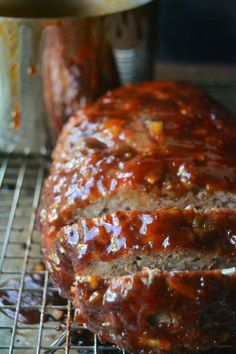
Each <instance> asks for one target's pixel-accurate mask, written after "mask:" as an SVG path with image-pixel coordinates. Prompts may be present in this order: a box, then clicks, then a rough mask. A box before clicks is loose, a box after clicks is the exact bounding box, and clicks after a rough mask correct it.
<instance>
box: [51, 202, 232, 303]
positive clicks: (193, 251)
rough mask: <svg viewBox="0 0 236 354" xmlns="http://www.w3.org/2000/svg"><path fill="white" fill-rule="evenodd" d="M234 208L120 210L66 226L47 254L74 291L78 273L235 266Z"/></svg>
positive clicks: (62, 282)
mask: <svg viewBox="0 0 236 354" xmlns="http://www.w3.org/2000/svg"><path fill="white" fill-rule="evenodd" d="M235 234H236V211H234V210H229V209H214V210H210V211H209V212H197V211H194V210H179V209H160V210H157V211H155V212H153V213H149V212H143V211H142V212H141V211H140V212H139V211H123V212H122V211H118V212H116V213H114V214H107V215H104V216H102V217H98V218H94V219H83V218H81V219H80V220H79V222H78V223H77V224H74V225H71V226H65V227H63V228H62V229H61V230H60V232H59V233H58V236H57V240H56V242H55V243H54V245H53V246H52V248H51V250H50V252H49V254H48V257H47V259H46V265H47V268H48V269H49V270H50V273H51V277H52V279H53V281H54V283H55V285H56V286H57V287H58V288H59V289H60V291H61V294H62V295H64V296H69V297H70V296H71V294H70V291H71V286H72V285H73V282H74V281H75V276H78V274H80V275H88V276H89V275H96V276H101V277H102V276H104V277H105V276H124V275H126V274H133V273H135V272H139V271H143V270H144V269H145V268H148V269H159V270H162V271H174V270H175V271H179V270H209V269H223V268H226V267H228V268H229V267H234V266H236V247H235Z"/></svg>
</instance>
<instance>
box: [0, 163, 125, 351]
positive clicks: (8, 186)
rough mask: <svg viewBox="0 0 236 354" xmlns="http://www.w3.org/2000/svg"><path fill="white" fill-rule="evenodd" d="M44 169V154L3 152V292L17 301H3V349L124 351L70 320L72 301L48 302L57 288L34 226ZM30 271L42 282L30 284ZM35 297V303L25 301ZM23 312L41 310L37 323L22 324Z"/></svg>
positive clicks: (0, 281)
mask: <svg viewBox="0 0 236 354" xmlns="http://www.w3.org/2000/svg"><path fill="white" fill-rule="evenodd" d="M45 169H46V162H45V160H43V159H41V158H35V157H30V156H28V157H7V156H5V157H4V156H0V294H6V293H7V292H8V294H11V296H12V297H14V298H15V300H16V301H15V303H14V302H13V304H12V303H10V304H9V303H6V302H5V303H4V302H1V303H0V353H1V354H6V353H19V354H25V353H45V354H46V353H54V352H56V353H81V354H92V353H101V351H102V352H104V353H111V351H112V353H114V354H115V353H116V354H119V353H120V354H122V351H120V350H118V349H116V348H115V347H113V346H111V345H102V344H100V343H99V340H98V339H97V337H96V336H94V335H92V334H91V333H89V332H88V331H87V330H86V329H85V328H84V327H83V326H74V325H73V324H71V318H72V306H71V304H70V303H67V304H66V303H65V304H63V305H61V301H59V303H58V304H57V303H53V304H50V303H48V302H47V298H48V296H49V293H50V296H51V294H52V293H53V292H57V290H56V289H55V288H53V286H52V285H51V284H50V280H49V276H48V272H47V271H45V270H44V268H43V265H42V264H41V263H40V262H41V249H40V236H39V233H38V231H37V230H36V227H35V222H36V211H37V206H38V203H39V199H40V192H41V188H42V183H43V179H44V176H45ZM29 276H31V277H36V278H37V276H40V279H41V283H40V284H39V285H38V286H37V287H35V286H32V287H29V285H28V283H27V279H28V277H29ZM10 279H13V280H16V281H15V282H14V281H13V283H12V282H9V280H10ZM9 292H10V293H9ZM36 293H37V294H36ZM31 296H33V301H32V303H30V301H28V302H27V301H26V300H27V297H31ZM35 297H36V300H37V301H36V302H35V301H34V300H35ZM24 311H26V312H27V311H29V312H28V314H29V315H28V316H31V315H30V314H31V313H32V316H33V313H34V311H37V312H38V313H39V319H38V323H34V324H27V323H22V318H21V317H22V312H23V313H24ZM6 312H7V313H8V314H9V313H10V314H11V316H10V317H12V318H10V317H7V316H6V314H5V313H6ZM48 313H49V314H52V319H51V321H48ZM58 314H59V315H61V314H64V315H63V320H56V319H55V317H57V316H58ZM75 331H77V334H76V336H74V337H76V338H77V339H76V342H75V341H73V335H74V333H75Z"/></svg>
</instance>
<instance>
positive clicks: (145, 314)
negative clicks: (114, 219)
mask: <svg viewBox="0 0 236 354" xmlns="http://www.w3.org/2000/svg"><path fill="white" fill-rule="evenodd" d="M76 279H77V280H76V283H75V285H74V287H73V289H72V293H73V299H74V304H75V305H76V308H77V310H76V311H77V321H78V322H81V323H82V322H85V323H86V325H87V327H88V328H89V329H90V330H91V331H92V332H94V333H97V334H98V336H99V338H100V339H101V340H102V341H104V340H108V341H111V342H113V343H115V344H117V345H118V346H119V347H120V348H124V349H126V350H128V351H129V352H131V353H140V354H141V353H157V352H158V350H163V352H166V351H169V350H171V353H172V352H178V353H183V352H185V351H184V350H186V349H188V350H199V348H201V349H207V348H211V347H214V346H217V345H219V344H220V343H222V342H225V341H226V340H229V341H230V340H231V339H232V338H233V336H234V335H235V330H236V269H235V268H231V269H224V270H212V271H206V270H205V271H175V272H168V273H167V272H160V271H159V270H156V269H155V270H150V269H147V270H143V271H142V272H139V273H134V274H131V275H124V276H107V277H99V276H96V275H90V276H89V275H86V276H81V275H78V276H77V278H76ZM172 350H173V351H172Z"/></svg>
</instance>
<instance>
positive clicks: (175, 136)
mask: <svg viewBox="0 0 236 354" xmlns="http://www.w3.org/2000/svg"><path fill="white" fill-rule="evenodd" d="M235 209H236V120H235V117H234V116H233V115H232V114H231V113H229V112H228V111H227V110H226V109H224V108H223V107H221V106H220V105H219V104H217V103H216V102H214V101H213V100H211V99H210V98H209V97H207V96H206V95H205V94H204V93H203V92H202V91H201V90H200V89H198V88H196V87H195V86H193V85H190V84H183V83H175V82H168V81H164V82H149V83H143V84H139V85H127V86H124V87H122V88H119V89H117V90H114V91H112V92H108V93H107V94H106V95H105V96H103V97H102V98H100V99H99V100H98V101H97V102H95V103H94V104H92V105H90V106H87V107H85V108H84V109H83V110H81V111H80V112H78V113H77V114H75V115H74V116H73V117H72V118H71V119H70V121H69V122H68V123H67V124H66V126H65V127H64V129H63V131H62V133H61V135H60V137H59V140H58V143H57V146H56V148H55V150H54V153H53V161H52V166H51V169H50V174H49V177H48V178H47V180H46V182H45V185H44V189H43V194H42V200H41V206H40V212H39V215H40V228H41V234H42V242H43V251H44V259H45V264H46V266H47V269H48V270H49V272H50V274H51V277H52V280H53V282H54V284H55V285H56V286H57V287H58V288H59V290H60V292H61V294H62V295H63V296H64V297H66V298H68V299H70V300H71V301H73V303H74V306H75V308H76V321H78V322H79V323H85V324H86V325H87V327H88V328H89V329H90V330H91V331H93V332H94V333H97V334H98V336H99V338H100V339H101V340H102V341H106V340H108V341H111V342H113V343H115V344H117V345H118V346H119V347H121V348H124V349H126V350H128V351H130V352H132V353H158V352H159V351H163V352H164V353H166V352H169V351H171V352H172V351H174V352H180V353H181V354H182V353H184V352H185V351H190V350H199V349H206V348H211V347H214V346H217V345H219V344H220V343H222V342H225V341H234V340H235V339H233V337H234V334H235V331H236V210H235Z"/></svg>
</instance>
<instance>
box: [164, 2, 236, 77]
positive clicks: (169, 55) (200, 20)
mask: <svg viewBox="0 0 236 354" xmlns="http://www.w3.org/2000/svg"><path fill="white" fill-rule="evenodd" d="M159 26H160V28H159V48H158V59H159V60H161V61H168V62H170V61H171V62H192V63H216V64H222V63H224V64H227V65H230V64H232V65H233V64H235V63H236V0H161V1H160V16H159ZM235 75H236V73H235Z"/></svg>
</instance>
